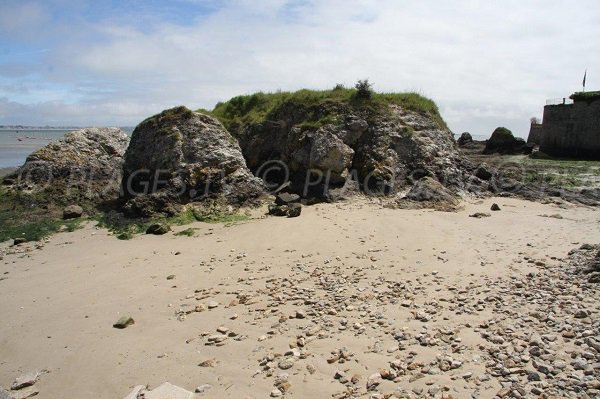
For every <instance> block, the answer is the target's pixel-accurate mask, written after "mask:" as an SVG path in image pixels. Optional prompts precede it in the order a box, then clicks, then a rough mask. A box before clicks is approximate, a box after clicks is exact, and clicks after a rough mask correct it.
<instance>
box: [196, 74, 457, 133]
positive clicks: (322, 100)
mask: <svg viewBox="0 0 600 399" xmlns="http://www.w3.org/2000/svg"><path fill="white" fill-rule="evenodd" d="M357 93H358V91H357V90H356V89H354V88H345V87H343V86H341V85H338V86H336V87H335V88H334V89H333V90H308V89H302V90H298V91H295V92H284V91H278V92H274V93H264V92H258V93H254V94H250V95H244V96H237V97H233V98H232V99H231V100H229V101H226V102H220V103H218V104H217V105H216V106H215V108H214V109H213V110H212V111H211V112H210V114H211V115H213V116H215V117H216V118H217V119H219V120H220V121H221V123H223V125H225V127H226V128H227V129H228V130H229V131H230V132H237V131H238V130H239V129H240V128H241V127H242V126H244V125H247V124H256V123H262V122H265V121H267V120H276V119H277V117H278V115H279V114H280V113H282V112H284V111H285V110H290V109H292V110H294V111H295V113H296V114H302V113H304V114H305V115H304V117H303V118H302V123H309V124H311V125H310V127H312V128H314V127H317V126H321V125H322V124H325V123H329V122H327V121H326V120H325V121H323V119H324V118H329V119H330V120H331V119H333V116H334V115H332V114H335V113H336V111H337V110H339V109H341V108H348V107H350V108H352V109H355V110H359V111H363V112H367V113H369V114H372V115H378V114H385V113H386V112H389V105H391V104H395V105H399V106H401V107H403V108H405V109H408V110H411V111H417V112H423V113H427V114H430V115H431V116H432V117H434V119H435V120H436V122H437V123H438V125H439V126H440V128H446V123H445V122H444V121H443V119H442V117H441V116H440V114H439V110H438V108H437V105H436V104H435V102H433V101H432V100H430V99H428V98H426V97H424V96H422V95H420V94H418V93H414V92H412V93H375V92H373V93H372V95H371V96H370V97H367V98H365V97H362V96H358V95H357ZM324 109H325V110H329V112H324V113H323V110H324ZM199 111H201V112H204V113H207V111H206V110H199ZM317 111H318V112H317Z"/></svg>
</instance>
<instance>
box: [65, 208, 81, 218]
mask: <svg viewBox="0 0 600 399" xmlns="http://www.w3.org/2000/svg"><path fill="white" fill-rule="evenodd" d="M82 215H83V208H82V207H80V206H79V205H69V206H67V207H65V209H63V219H77V218H80V217H81V216H82Z"/></svg>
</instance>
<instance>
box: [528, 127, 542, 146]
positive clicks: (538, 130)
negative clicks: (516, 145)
mask: <svg viewBox="0 0 600 399" xmlns="http://www.w3.org/2000/svg"><path fill="white" fill-rule="evenodd" d="M541 139H542V124H541V123H532V124H531V127H530V128H529V136H527V144H538V145H539V144H540V141H541Z"/></svg>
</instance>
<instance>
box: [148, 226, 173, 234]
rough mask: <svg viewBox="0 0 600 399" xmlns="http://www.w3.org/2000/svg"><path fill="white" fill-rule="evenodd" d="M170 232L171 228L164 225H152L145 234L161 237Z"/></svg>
mask: <svg viewBox="0 0 600 399" xmlns="http://www.w3.org/2000/svg"><path fill="white" fill-rule="evenodd" d="M169 231H171V227H170V226H169V225H168V224H165V223H153V224H151V225H150V226H149V227H148V228H147V229H146V234H153V235H158V236H160V235H163V234H167V233H168V232H169Z"/></svg>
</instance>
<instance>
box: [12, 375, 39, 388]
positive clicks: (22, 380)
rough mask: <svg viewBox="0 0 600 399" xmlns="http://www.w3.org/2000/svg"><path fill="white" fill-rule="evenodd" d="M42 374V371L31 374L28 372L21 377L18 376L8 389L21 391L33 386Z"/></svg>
mask: <svg viewBox="0 0 600 399" xmlns="http://www.w3.org/2000/svg"><path fill="white" fill-rule="evenodd" d="M42 374H43V372H42V371H32V372H29V373H26V374H22V375H20V376H18V377H17V378H15V380H14V381H13V383H12V385H11V387H10V389H12V390H16V389H22V388H25V387H29V386H31V385H33V384H35V383H36V382H37V380H38V379H39V378H40V375H42Z"/></svg>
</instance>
